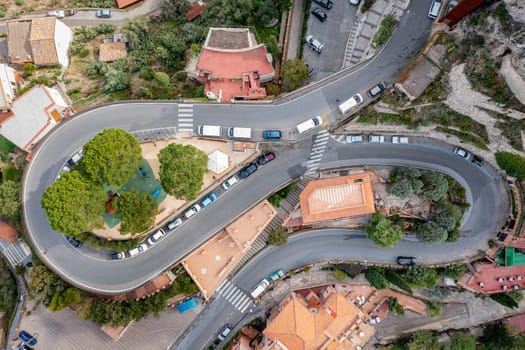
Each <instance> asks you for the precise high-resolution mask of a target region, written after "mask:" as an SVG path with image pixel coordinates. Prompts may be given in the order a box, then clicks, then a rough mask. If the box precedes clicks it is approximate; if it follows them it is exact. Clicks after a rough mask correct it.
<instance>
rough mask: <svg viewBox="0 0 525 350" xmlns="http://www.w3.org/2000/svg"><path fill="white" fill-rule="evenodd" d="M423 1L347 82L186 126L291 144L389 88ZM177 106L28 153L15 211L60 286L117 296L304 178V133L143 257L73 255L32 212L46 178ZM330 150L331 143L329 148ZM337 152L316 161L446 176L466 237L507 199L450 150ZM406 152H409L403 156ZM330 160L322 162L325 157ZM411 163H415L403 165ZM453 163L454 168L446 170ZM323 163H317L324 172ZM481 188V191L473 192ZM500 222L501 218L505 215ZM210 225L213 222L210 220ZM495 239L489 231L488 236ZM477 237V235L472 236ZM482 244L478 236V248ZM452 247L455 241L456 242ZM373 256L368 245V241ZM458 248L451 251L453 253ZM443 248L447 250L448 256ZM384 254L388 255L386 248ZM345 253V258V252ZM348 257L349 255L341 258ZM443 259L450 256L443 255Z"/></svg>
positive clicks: (408, 54) (76, 126) (146, 106)
mask: <svg viewBox="0 0 525 350" xmlns="http://www.w3.org/2000/svg"><path fill="white" fill-rule="evenodd" d="M428 4H429V1H424V2H420V1H413V2H412V5H411V6H410V9H409V12H408V13H407V14H406V15H404V16H403V18H402V20H401V22H400V24H399V27H398V30H397V32H396V33H395V35H394V37H393V39H392V40H391V41H390V42H389V44H388V45H387V46H386V47H385V48H384V50H383V51H382V52H381V53H380V54H379V55H378V56H377V57H376V58H375V59H374V60H372V61H371V62H369V63H368V64H366V65H364V66H362V67H361V68H360V69H359V70H357V71H355V72H353V73H352V74H350V75H345V76H341V77H338V78H337V79H333V80H328V81H324V82H322V83H320V84H318V85H316V89H315V90H313V91H309V92H307V93H305V94H304V95H302V96H300V97H298V98H296V99H294V100H291V101H287V102H284V103H277V104H271V105H244V104H243V105H216V104H196V105H193V122H192V123H193V127H194V129H195V128H196V127H197V125H199V124H218V125H224V126H251V127H254V128H257V129H261V130H262V129H268V128H271V129H276V128H277V129H282V130H284V131H285V135H286V137H287V138H289V139H291V140H297V138H298V136H299V135H297V133H296V132H295V131H294V126H295V125H296V124H297V123H299V122H301V121H303V120H306V119H308V118H311V117H313V116H315V115H322V116H323V118H324V121H325V125H330V124H332V123H334V122H336V121H338V120H341V119H342V118H343V116H342V115H340V114H338V112H336V110H337V109H336V104H337V102H336V100H343V99H346V98H348V97H349V96H351V95H352V94H354V93H355V92H358V91H361V92H364V91H366V89H368V88H369V87H370V86H371V85H373V84H374V83H375V82H376V81H379V80H385V81H387V82H390V83H391V82H392V81H393V79H394V77H396V76H397V75H398V74H399V72H400V71H401V70H402V69H403V68H404V67H405V66H406V65H407V64H408V63H409V61H410V59H411V58H412V57H413V56H414V55H415V54H416V53H417V52H418V50H419V49H420V48H421V47H422V46H423V45H424V43H425V42H426V40H427V38H428V35H429V32H430V28H431V24H432V23H431V21H430V20H429V19H428V18H427V17H426V11H427V9H428V6H427V5H428ZM179 113H180V111H179V105H178V104H176V103H171V102H158V101H155V102H151V103H147V102H130V103H119V104H114V105H106V106H101V107H98V108H94V109H91V110H88V111H85V112H82V113H79V114H78V115H77V116H76V117H75V118H73V119H71V120H68V121H66V122H64V123H62V124H61V125H59V126H58V127H57V128H55V129H54V131H53V132H52V133H51V134H50V135H48V137H47V138H46V139H45V140H44V141H43V142H41V144H40V145H39V147H38V149H37V151H36V152H35V153H34V155H33V160H32V161H31V162H30V163H29V165H28V167H27V168H26V176H25V178H24V183H23V185H24V187H23V197H22V198H23V211H24V218H25V221H26V226H27V228H28V232H29V237H30V239H31V240H32V242H33V245H34V247H35V250H36V252H37V254H38V255H39V256H40V257H41V258H42V259H43V261H44V262H45V263H46V264H47V265H48V266H49V267H50V268H52V269H53V270H54V271H55V272H56V273H58V274H59V275H60V276H62V277H63V278H64V279H65V280H67V281H68V282H70V283H72V284H73V285H76V286H78V287H80V288H82V289H85V290H88V291H92V292H95V293H100V294H110V295H113V294H119V293H122V292H126V291H129V290H132V289H134V288H136V287H138V286H139V285H141V284H143V283H144V282H146V281H147V280H149V279H150V278H152V277H154V276H156V275H158V274H159V273H161V272H162V271H163V270H165V269H166V268H168V267H169V266H171V265H172V264H173V263H175V262H177V261H179V260H180V259H181V258H182V257H183V256H184V255H186V254H187V253H188V252H190V251H191V250H192V249H194V248H195V247H196V246H198V245H199V244H201V243H203V242H205V241H206V240H207V239H208V238H209V237H211V236H212V235H213V234H214V233H216V232H217V231H218V230H219V229H221V228H222V227H224V226H225V225H226V224H228V223H229V222H230V221H231V220H233V219H234V218H236V217H237V216H238V215H239V214H241V213H243V212H244V211H246V210H248V209H249V208H250V207H251V206H252V205H254V204H255V203H257V202H258V201H259V200H261V199H262V198H265V197H266V196H267V194H268V193H271V192H272V191H273V190H274V189H276V188H277V187H279V186H280V185H281V184H282V183H285V182H286V181H287V180H289V179H292V178H298V177H300V176H301V175H302V174H304V172H305V169H306V162H307V159H308V154H309V152H310V148H311V141H312V137H313V136H308V137H306V138H305V140H304V141H302V142H300V143H296V144H294V145H293V146H286V145H284V146H280V147H278V146H276V147H275V151H276V153H277V159H276V160H275V161H273V162H271V163H270V164H268V165H266V166H265V167H263V168H261V169H260V170H259V171H257V172H256V173H255V174H254V175H253V176H251V177H250V178H248V179H247V180H245V181H243V182H242V183H241V184H239V185H237V186H236V187H235V188H234V189H232V190H231V191H229V192H227V193H225V194H224V195H222V196H220V198H219V199H218V200H217V202H216V203H215V204H214V205H213V206H211V207H210V208H207V209H206V210H204V211H202V212H201V213H199V214H198V215H196V216H195V217H194V218H192V219H191V220H190V221H188V222H187V223H185V224H184V225H183V226H182V227H180V228H178V229H177V230H176V231H174V232H173V233H170V234H169V235H168V236H167V237H166V238H164V239H163V240H162V241H161V242H159V244H157V245H156V246H155V247H153V248H151V249H149V250H148V251H147V252H146V253H144V254H142V255H139V256H137V257H134V258H130V259H125V260H123V261H111V260H109V257H108V256H101V255H100V254H96V255H92V254H88V253H86V252H84V251H77V250H75V249H74V248H72V247H71V246H70V245H68V244H67V243H66V242H65V240H64V239H63V237H62V235H61V234H59V233H56V232H54V231H53V230H51V228H50V226H49V224H48V223H47V220H46V218H45V216H44V213H43V210H42V208H41V206H40V198H41V195H42V193H43V191H44V190H45V189H46V188H47V187H48V186H49V185H50V184H51V183H52V182H53V181H54V180H55V178H56V176H57V173H58V172H59V170H60V169H61V167H62V165H63V164H64V163H65V161H66V160H67V159H68V158H69V157H71V155H73V154H74V153H75V152H76V151H77V150H78V149H79V148H80V147H82V145H83V144H84V143H85V142H86V141H88V140H89V139H90V138H92V137H93V136H95V135H96V134H97V133H98V132H100V131H101V130H102V129H104V128H109V127H118V128H122V129H125V130H129V131H138V130H145V129H151V128H164V127H177V126H178V122H179ZM334 147H336V145H334ZM338 147H342V148H341V150H340V151H337V152H336V151H331V152H328V153H326V154H325V157H326V161H325V160H324V159H322V160H321V161H322V162H321V163H322V164H325V163H326V164H327V165H328V164H329V162H336V163H337V164H372V163H373V164H394V163H396V162H398V161H403V162H406V163H409V162H411V161H415V162H417V163H418V164H420V165H424V166H426V167H429V168H432V169H436V170H440V171H446V172H449V173H450V174H451V175H453V176H454V177H456V178H457V179H458V181H460V182H461V183H462V184H464V185H468V186H467V187H468V188H469V189H470V192H471V193H472V198H473V200H474V202H473V203H472V209H471V211H472V213H471V214H470V216H472V217H474V216H475V217H477V218H484V220H483V221H480V222H475V221H474V220H470V221H467V222H466V223H465V230H464V231H465V234H467V235H472V236H475V235H478V236H479V237H482V235H481V234H479V233H480V232H488V230H489V229H490V228H491V227H493V226H496V225H495V224H496V222H495V221H494V222H493V223H487V222H486V221H489V218H491V217H494V215H496V214H498V213H500V212H501V213H503V214H504V215H506V213H507V210H508V205H507V201H506V200H504V199H502V201H501V203H499V204H501V205H498V206H496V204H498V202H497V201H495V200H493V199H492V198H489V200H487V201H485V200H484V199H486V198H488V197H484V196H482V194H483V193H484V191H487V193H488V194H490V195H492V196H496V197H497V196H498V195H501V194H502V193H505V189H504V187H503V186H502V184H501V183H499V182H490V181H489V180H491V178H488V177H487V179H485V180H484V181H481V180H479V181H478V180H476V179H474V180H472V181H473V182H468V181H470V177H469V176H470V175H469V174H470V173H480V174H484V172H482V171H480V169H476V168H474V167H473V166H472V165H471V164H469V163H467V162H463V163H461V164H460V163H458V164H456V160H457V159H456V158H455V157H454V156H453V155H452V154H450V152H447V153H445V152H437V151H436V152H432V151H430V150H429V149H427V148H420V149H418V148H415V147H413V148H400V147H393V146H392V145H386V144H385V145H376V146H374V147H366V146H363V145H361V146H355V145H352V146H344V147H343V146H340V145H338V146H337V148H338ZM409 149H410V151H409ZM332 156H333V157H336V158H333V159H332V158H331V157H332ZM411 157H413V158H414V159H415V160H411ZM452 165H453V167H452ZM323 166H324V165H323ZM480 186H481V187H480ZM504 215H502V216H504ZM210 218H221V220H214V219H210ZM492 232H495V231H492ZM476 237H477V236H476ZM484 239H485V238H484V237H482V238H479V241H480V242H482V241H483V240H484ZM457 244H458V247H459V244H460V243H457ZM368 245H369V246H370V249H373V244H372V242H370V241H369V242H368ZM459 250H461V249H459V248H458V252H459ZM449 251H452V250H449ZM390 253H391V254H392V256H394V255H395V254H396V251H395V250H392V251H390ZM349 254H353V253H352V252H350V251H349ZM349 257H351V255H349ZM448 258H449V259H453V258H455V256H452V255H449V256H448Z"/></svg>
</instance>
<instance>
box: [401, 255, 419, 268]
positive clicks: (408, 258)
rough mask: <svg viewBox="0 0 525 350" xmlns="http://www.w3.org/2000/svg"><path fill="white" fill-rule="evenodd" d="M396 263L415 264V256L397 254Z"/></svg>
mask: <svg viewBox="0 0 525 350" xmlns="http://www.w3.org/2000/svg"><path fill="white" fill-rule="evenodd" d="M397 263H398V264H399V265H403V266H414V265H415V264H416V258H414V257H413V256H398V257H397Z"/></svg>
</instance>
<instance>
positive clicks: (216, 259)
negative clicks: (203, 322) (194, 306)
mask: <svg viewBox="0 0 525 350" xmlns="http://www.w3.org/2000/svg"><path fill="white" fill-rule="evenodd" d="M276 213H277V212H276V211H275V209H274V208H273V206H272V205H270V203H268V201H263V202H261V203H259V204H257V205H256V206H255V207H253V208H252V209H250V210H249V211H248V212H247V213H245V214H244V215H243V216H241V217H240V218H238V219H237V220H235V221H234V222H233V223H231V224H230V225H229V226H227V227H226V228H224V229H223V230H221V231H219V232H218V233H217V234H216V235H215V236H214V237H213V238H211V239H210V240H209V241H208V242H206V243H205V244H203V245H202V246H200V247H199V248H197V249H196V250H195V251H193V253H191V254H190V255H189V256H188V257H187V258H186V259H184V260H183V261H182V265H183V266H184V268H185V269H186V271H187V272H188V274H189V275H190V276H191V278H192V279H193V280H194V281H195V283H196V284H197V286H198V287H199V289H200V290H201V292H202V293H203V295H204V297H205V298H209V297H210V296H211V295H212V294H213V292H214V291H215V289H217V287H218V286H219V285H220V284H221V282H222V281H223V280H224V279H225V278H226V276H228V274H229V273H230V272H231V271H232V270H233V268H234V267H235V266H236V265H237V264H238V263H239V261H240V259H241V258H242V256H243V255H244V253H246V252H247V251H248V249H250V246H251V244H252V242H253V241H255V239H256V238H257V237H258V236H259V234H260V233H261V232H262V231H263V230H264V228H265V227H266V225H268V223H269V222H270V221H271V220H272V219H273V217H274V216H275V215H276Z"/></svg>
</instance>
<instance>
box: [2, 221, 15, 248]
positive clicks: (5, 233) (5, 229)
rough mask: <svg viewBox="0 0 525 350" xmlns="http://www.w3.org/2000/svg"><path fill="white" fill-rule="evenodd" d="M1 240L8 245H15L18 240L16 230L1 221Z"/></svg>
mask: <svg viewBox="0 0 525 350" xmlns="http://www.w3.org/2000/svg"><path fill="white" fill-rule="evenodd" d="M0 238H1V239H3V240H4V241H6V242H8V243H14V242H15V239H16V229H15V228H14V227H13V226H11V225H9V224H7V223H5V222H3V221H0Z"/></svg>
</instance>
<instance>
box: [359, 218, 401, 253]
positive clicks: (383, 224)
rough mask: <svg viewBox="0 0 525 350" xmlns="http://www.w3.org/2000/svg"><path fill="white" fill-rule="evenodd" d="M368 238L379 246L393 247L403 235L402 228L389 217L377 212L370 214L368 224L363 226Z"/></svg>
mask: <svg viewBox="0 0 525 350" xmlns="http://www.w3.org/2000/svg"><path fill="white" fill-rule="evenodd" d="M365 231H366V233H367V234H368V238H369V239H371V240H373V241H374V243H375V244H376V245H378V246H380V247H385V248H393V247H395V246H396V244H397V242H399V240H400V239H401V237H403V229H402V228H401V227H400V226H398V225H394V224H392V222H391V221H390V219H389V218H387V217H386V216H384V215H382V214H381V213H379V212H377V213H375V214H374V215H372V219H371V221H370V224H368V226H366V228H365Z"/></svg>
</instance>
